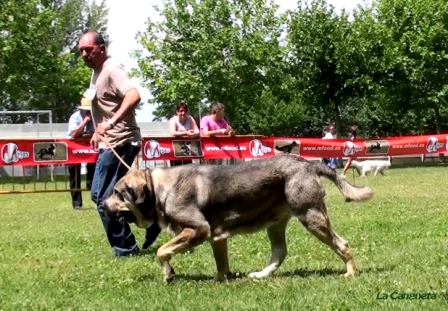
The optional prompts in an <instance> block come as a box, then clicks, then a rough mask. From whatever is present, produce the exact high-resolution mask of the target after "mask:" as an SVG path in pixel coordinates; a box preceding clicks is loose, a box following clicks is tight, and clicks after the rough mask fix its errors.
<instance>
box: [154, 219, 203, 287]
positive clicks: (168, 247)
mask: <svg viewBox="0 0 448 311" xmlns="http://www.w3.org/2000/svg"><path fill="white" fill-rule="evenodd" d="M192 217H193V216H192ZM195 222H197V221H195ZM191 225H193V224H191ZM208 237H210V226H209V224H208V223H207V222H206V221H205V220H204V221H203V222H201V223H200V224H197V225H194V226H192V227H189V228H184V229H183V230H182V232H181V233H180V234H179V235H177V236H176V237H174V238H173V239H172V240H171V241H169V242H167V243H165V244H163V245H162V246H161V247H160V248H159V249H158V250H157V258H158V259H159V262H160V265H161V266H162V271H163V275H164V279H165V281H166V282H170V281H171V280H172V279H173V277H174V269H173V267H172V266H171V264H170V260H171V258H172V257H173V256H174V255H176V254H178V253H181V252H184V251H186V250H188V249H190V248H193V247H195V246H198V245H199V244H202V243H203V242H204V241H205V240H206V239H207V238H208Z"/></svg>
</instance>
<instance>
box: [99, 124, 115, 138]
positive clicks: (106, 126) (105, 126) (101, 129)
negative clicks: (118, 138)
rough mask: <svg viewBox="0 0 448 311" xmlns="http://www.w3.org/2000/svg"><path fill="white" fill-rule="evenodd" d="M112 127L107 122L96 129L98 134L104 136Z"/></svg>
mask: <svg viewBox="0 0 448 311" xmlns="http://www.w3.org/2000/svg"><path fill="white" fill-rule="evenodd" d="M111 128H112V125H110V124H109V123H108V122H107V121H103V122H101V123H100V124H98V126H97V127H96V134H97V135H101V136H103V135H104V133H106V131H107V130H110V129H111Z"/></svg>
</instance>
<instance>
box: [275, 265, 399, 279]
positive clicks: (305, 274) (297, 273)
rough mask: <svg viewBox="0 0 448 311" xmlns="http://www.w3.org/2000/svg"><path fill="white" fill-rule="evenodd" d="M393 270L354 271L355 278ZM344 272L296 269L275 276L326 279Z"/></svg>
mask: <svg viewBox="0 0 448 311" xmlns="http://www.w3.org/2000/svg"><path fill="white" fill-rule="evenodd" d="M394 269H395V266H385V267H379V268H366V269H359V270H357V271H356V276H359V275H363V274H369V273H381V272H387V271H392V270H394ZM345 272H346V270H345V269H330V268H325V269H320V270H307V269H296V270H293V271H286V272H280V273H277V274H276V276H278V277H301V278H309V277H313V276H319V277H328V276H343V275H344V274H345Z"/></svg>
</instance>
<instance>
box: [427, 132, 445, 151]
mask: <svg viewBox="0 0 448 311" xmlns="http://www.w3.org/2000/svg"><path fill="white" fill-rule="evenodd" d="M441 148H443V144H442V143H439V140H438V139H437V138H436V137H433V136H431V137H429V138H428V142H427V143H426V151H428V152H429V153H431V152H437V150H439V149H441Z"/></svg>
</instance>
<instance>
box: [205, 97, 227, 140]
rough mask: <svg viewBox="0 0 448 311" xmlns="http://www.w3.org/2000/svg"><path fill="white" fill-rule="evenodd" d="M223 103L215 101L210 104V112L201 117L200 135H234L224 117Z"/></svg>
mask: <svg viewBox="0 0 448 311" xmlns="http://www.w3.org/2000/svg"><path fill="white" fill-rule="evenodd" d="M224 116H225V110H224V104H222V103H215V104H213V106H212V114H211V115H209V116H205V117H202V119H201V136H202V137H207V136H227V135H230V136H234V135H235V133H234V131H233V129H232V127H231V126H230V125H229V124H228V123H227V121H226V120H225V119H224Z"/></svg>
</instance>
